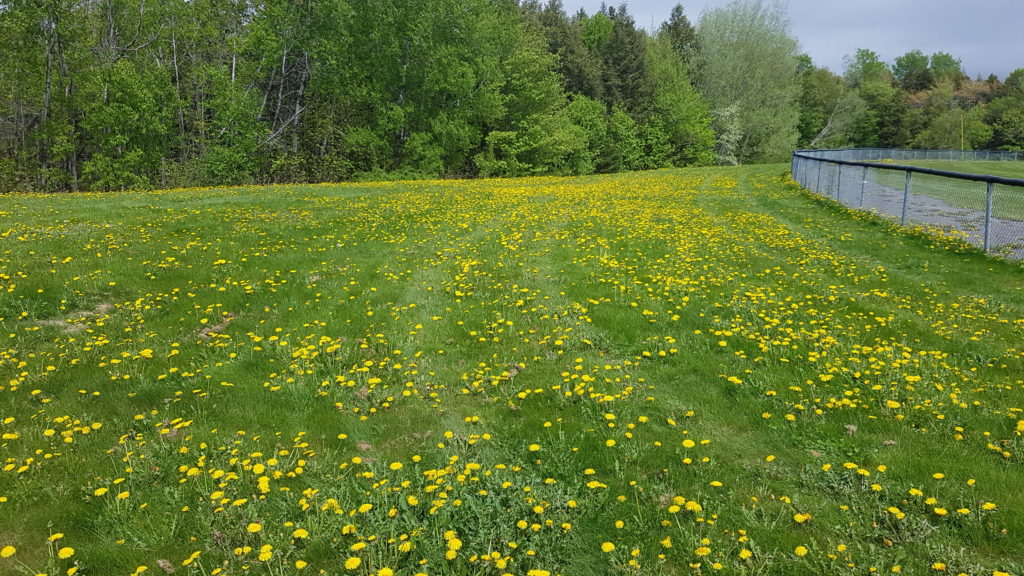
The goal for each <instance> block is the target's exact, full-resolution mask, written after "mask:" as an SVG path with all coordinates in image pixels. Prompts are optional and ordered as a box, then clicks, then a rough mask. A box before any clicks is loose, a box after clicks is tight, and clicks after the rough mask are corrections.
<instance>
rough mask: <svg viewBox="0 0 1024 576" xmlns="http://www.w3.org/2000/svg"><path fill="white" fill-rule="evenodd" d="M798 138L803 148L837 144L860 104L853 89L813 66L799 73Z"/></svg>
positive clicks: (834, 145)
mask: <svg viewBox="0 0 1024 576" xmlns="http://www.w3.org/2000/svg"><path fill="white" fill-rule="evenodd" d="M802 85H803V86H802V92H801V96H800V123H799V129H800V141H799V145H800V146H801V147H806V148H816V147H819V146H823V147H826V148H831V147H840V146H842V145H843V144H844V143H845V142H846V138H847V129H848V128H849V126H850V125H851V124H852V122H853V120H854V118H855V117H856V116H857V114H859V113H860V111H861V109H862V108H863V106H864V103H863V101H862V100H861V99H860V97H859V96H858V95H857V91H856V90H855V89H852V88H850V87H849V86H848V85H847V84H846V82H844V81H843V79H842V78H841V77H839V76H836V75H835V74H833V73H832V72H829V71H828V70H826V69H824V68H817V67H814V66H813V65H812V66H811V68H810V69H809V70H807V71H806V72H804V73H803V79H802Z"/></svg>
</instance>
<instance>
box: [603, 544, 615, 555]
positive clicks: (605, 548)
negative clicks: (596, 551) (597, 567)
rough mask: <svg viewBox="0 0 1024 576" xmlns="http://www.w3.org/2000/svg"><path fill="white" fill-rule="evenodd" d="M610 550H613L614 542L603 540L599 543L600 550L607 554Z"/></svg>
mask: <svg viewBox="0 0 1024 576" xmlns="http://www.w3.org/2000/svg"><path fill="white" fill-rule="evenodd" d="M612 550H615V544H612V543H611V542H604V543H602V544H601V552H604V553H605V554H607V553H609V552H611V551H612Z"/></svg>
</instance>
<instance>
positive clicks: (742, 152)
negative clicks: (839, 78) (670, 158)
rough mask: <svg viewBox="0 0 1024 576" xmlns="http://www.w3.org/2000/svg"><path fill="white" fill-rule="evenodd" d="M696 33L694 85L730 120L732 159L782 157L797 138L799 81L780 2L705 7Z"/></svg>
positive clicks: (792, 42) (740, 0)
mask: <svg viewBox="0 0 1024 576" xmlns="http://www.w3.org/2000/svg"><path fill="white" fill-rule="evenodd" d="M697 37H698V45H699V52H698V55H697V59H696V80H697V82H696V84H697V87H698V90H699V91H700V92H701V93H702V94H703V95H704V97H705V98H706V99H707V100H708V102H709V103H710V104H711V107H712V110H714V111H716V112H717V115H718V116H719V118H728V119H729V122H730V128H729V130H730V135H731V136H732V135H734V132H735V131H738V132H739V133H740V134H741V136H740V137H739V142H738V145H737V146H736V149H735V157H736V160H737V161H738V162H740V163H748V162H768V161H781V160H783V159H784V158H786V157H787V156H788V154H789V152H790V151H791V150H792V149H793V147H794V146H795V145H796V142H797V138H798V137H799V133H798V131H797V122H798V120H799V109H798V99H799V95H800V82H799V79H798V78H797V75H796V67H797V58H796V56H797V52H796V49H797V43H796V40H794V39H793V38H792V37H791V36H790V35H789V24H788V21H787V19H786V14H785V11H784V8H783V7H782V5H781V4H780V3H778V2H772V3H770V4H764V3H763V2H762V1H761V0H736V1H734V2H732V3H731V4H728V5H727V6H726V7H724V8H718V9H713V10H709V11H707V12H705V13H704V14H703V16H702V17H701V20H700V24H699V26H698V29H697ZM732 107H734V108H735V111H734V113H733V112H731V111H730V112H728V113H727V112H726V110H727V109H729V108H732ZM733 122H735V126H733V125H732V123H733ZM719 124H721V122H719ZM719 134H720V135H721V134H723V132H722V131H721V129H720V131H719Z"/></svg>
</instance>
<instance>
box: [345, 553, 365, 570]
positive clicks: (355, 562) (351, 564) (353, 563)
mask: <svg viewBox="0 0 1024 576" xmlns="http://www.w3.org/2000/svg"><path fill="white" fill-rule="evenodd" d="M362 563H363V561H362V560H360V559H359V558H357V557H355V556H352V557H351V558H349V559H348V560H345V570H355V569H356V568H359V565H360V564H362Z"/></svg>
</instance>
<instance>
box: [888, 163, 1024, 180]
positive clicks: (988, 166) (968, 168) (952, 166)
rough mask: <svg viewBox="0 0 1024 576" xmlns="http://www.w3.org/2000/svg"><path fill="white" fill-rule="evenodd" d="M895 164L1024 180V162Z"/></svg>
mask: <svg viewBox="0 0 1024 576" xmlns="http://www.w3.org/2000/svg"><path fill="white" fill-rule="evenodd" d="M895 163H896V164H902V165H904V166H919V167H921V168H931V169H932V170H948V171H950V172H964V173H966V174H982V175H986V176H1001V177H1003V178H1019V179H1024V161H1022V162H996V161H985V160H979V161H970V160H963V161H957V160H896V161H895Z"/></svg>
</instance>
